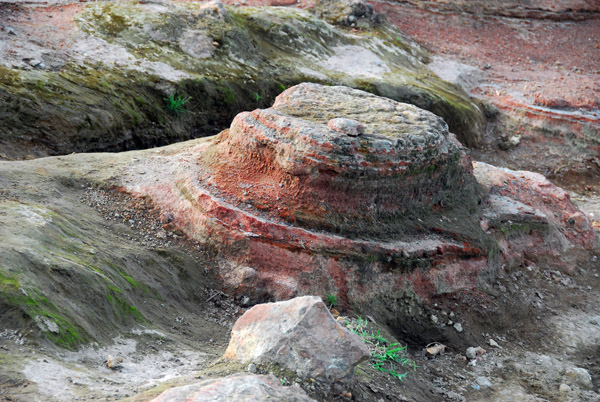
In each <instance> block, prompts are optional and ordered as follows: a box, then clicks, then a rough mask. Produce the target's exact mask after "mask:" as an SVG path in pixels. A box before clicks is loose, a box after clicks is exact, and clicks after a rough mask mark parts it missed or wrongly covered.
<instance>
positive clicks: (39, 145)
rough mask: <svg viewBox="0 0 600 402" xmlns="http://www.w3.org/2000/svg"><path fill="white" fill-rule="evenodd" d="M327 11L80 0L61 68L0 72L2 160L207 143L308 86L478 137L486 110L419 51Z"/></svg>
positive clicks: (381, 26) (386, 30) (467, 138)
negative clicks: (176, 107)
mask: <svg viewBox="0 0 600 402" xmlns="http://www.w3.org/2000/svg"><path fill="white" fill-rule="evenodd" d="M340 7H342V8H343V6H340ZM327 10H329V11H328V12H327V13H325V12H324V11H323V7H320V8H319V7H317V9H316V10H315V11H314V12H313V13H311V12H308V11H304V10H298V9H293V8H281V7H262V8H252V7H237V8H236V7H227V8H226V7H224V6H223V5H222V4H219V3H208V4H207V3H195V2H190V3H174V4H169V5H168V6H161V5H156V4H137V2H135V3H134V2H119V3H109V2H95V3H93V4H92V3H91V4H88V5H86V6H85V7H84V9H83V11H82V12H81V13H80V14H79V15H78V16H77V17H76V21H77V23H78V25H79V27H80V28H81V30H82V31H83V32H82V33H81V34H80V36H79V37H78V39H77V40H76V43H74V44H72V45H71V46H72V47H73V49H72V52H71V56H70V58H68V59H67V60H65V63H66V64H65V65H64V66H63V68H62V69H60V70H56V71H47V70H46V71H45V70H35V69H34V70H22V69H13V68H10V67H0V69H2V70H1V74H0V104H2V106H3V107H2V108H1V109H0V143H2V144H3V154H4V155H0V157H5V158H7V157H23V156H27V155H34V156H36V155H44V154H60V153H67V152H72V151H75V152H83V151H100V150H102V151H116V150H124V149H135V148H143V147H151V146H157V145H162V144H166V143H171V142H175V141H180V140H184V139H189V138H191V137H198V136H204V135H211V134H215V133H217V132H218V131H220V130H221V129H223V128H225V127H227V126H228V125H229V123H230V122H231V120H232V119H233V117H234V116H235V115H236V114H237V113H239V112H240V111H243V110H252V109H255V108H258V107H266V106H268V105H269V104H271V102H272V101H273V99H274V97H275V96H276V95H277V94H279V93H280V92H281V91H282V90H284V89H285V88H287V87H289V86H291V85H295V84H297V83H300V82H304V81H312V82H319V83H324V84H330V85H338V84H341V85H346V86H351V87H354V88H359V89H363V90H367V91H369V92H372V93H375V94H378V95H382V96H385V97H389V98H392V99H395V100H400V101H405V102H408V103H413V104H415V105H417V106H419V107H422V108H425V109H428V110H431V111H433V112H434V113H436V114H438V115H440V116H442V117H444V119H445V120H446V121H447V122H448V124H449V125H450V128H451V130H452V131H454V132H455V133H456V134H457V135H458V137H459V139H460V140H461V141H462V142H463V143H465V144H467V145H472V144H475V143H476V142H477V141H478V139H479V133H480V131H481V128H482V125H483V123H484V117H483V114H482V113H481V112H480V110H479V109H478V106H477V105H476V104H475V103H474V102H473V101H472V100H471V99H470V98H469V97H468V96H467V95H466V94H465V93H464V92H462V91H461V90H460V89H458V88H457V87H455V86H453V85H451V84H449V83H447V82H444V81H442V80H440V79H439V78H438V77H436V76H435V75H434V74H433V73H431V72H430V71H429V70H428V69H427V63H428V62H429V60H430V59H429V55H428V54H427V52H426V51H425V50H423V49H422V48H420V47H419V46H418V45H416V44H415V43H413V42H411V41H410V39H408V38H407V37H405V36H403V35H402V34H401V33H399V32H398V31H396V30H394V29H393V28H392V27H390V26H389V25H387V24H385V23H383V22H382V21H379V20H378V23H377V24H363V25H364V26H362V25H361V26H360V29H352V28H351V27H350V26H346V25H344V24H341V25H339V26H333V25H330V24H329V23H328V22H327V21H326V20H322V19H320V18H318V17H317V16H316V15H315V14H318V15H322V16H323V18H327V19H328V20H331V18H333V17H332V15H333V14H332V13H333V11H331V10H332V8H331V7H329V8H327ZM353 10H354V9H351V10H350V14H352V13H354V14H356V13H355V12H354V11H353ZM359 11H360V10H359ZM340 12H341V13H342V14H343V15H346V14H347V13H345V9H342V10H341V11H340ZM354 14H352V15H354ZM358 14H360V13H358ZM358 14H356V15H358ZM371 17H372V16H371ZM371 17H369V18H368V19H369V21H370V20H371V19H372V18H371ZM355 18H358V19H361V18H360V16H359V17H355ZM169 95H173V96H181V97H182V98H183V99H187V98H189V101H188V102H187V103H186V104H185V106H184V109H183V110H182V113H171V112H169V109H168V107H167V106H168V105H167V102H166V98H167V97H168V96H169Z"/></svg>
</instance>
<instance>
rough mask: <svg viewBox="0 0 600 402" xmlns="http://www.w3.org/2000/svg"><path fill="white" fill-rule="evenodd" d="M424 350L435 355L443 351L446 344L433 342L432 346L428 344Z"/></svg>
mask: <svg viewBox="0 0 600 402" xmlns="http://www.w3.org/2000/svg"><path fill="white" fill-rule="evenodd" d="M426 350H427V354H428V355H430V356H436V355H439V354H442V353H444V351H445V350H446V345H443V344H441V343H435V344H433V345H432V346H429V347H428V348H426Z"/></svg>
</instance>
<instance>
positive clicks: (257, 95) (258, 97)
mask: <svg viewBox="0 0 600 402" xmlns="http://www.w3.org/2000/svg"><path fill="white" fill-rule="evenodd" d="M254 99H255V100H256V101H257V102H258V101H260V100H261V99H262V98H261V97H260V95H259V94H258V92H254Z"/></svg>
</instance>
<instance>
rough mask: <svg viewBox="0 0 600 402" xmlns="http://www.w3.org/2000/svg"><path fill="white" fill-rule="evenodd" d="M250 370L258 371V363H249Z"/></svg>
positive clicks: (252, 371)
mask: <svg viewBox="0 0 600 402" xmlns="http://www.w3.org/2000/svg"><path fill="white" fill-rule="evenodd" d="M248 371H249V372H251V373H256V372H257V371H258V370H257V368H256V364H254V363H250V364H249V365H248Z"/></svg>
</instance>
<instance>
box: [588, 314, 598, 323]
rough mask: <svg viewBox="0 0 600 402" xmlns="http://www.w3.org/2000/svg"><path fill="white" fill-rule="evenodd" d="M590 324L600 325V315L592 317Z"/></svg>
mask: <svg viewBox="0 0 600 402" xmlns="http://www.w3.org/2000/svg"><path fill="white" fill-rule="evenodd" d="M590 324H593V325H600V315H598V316H596V317H592V318H590Z"/></svg>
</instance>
